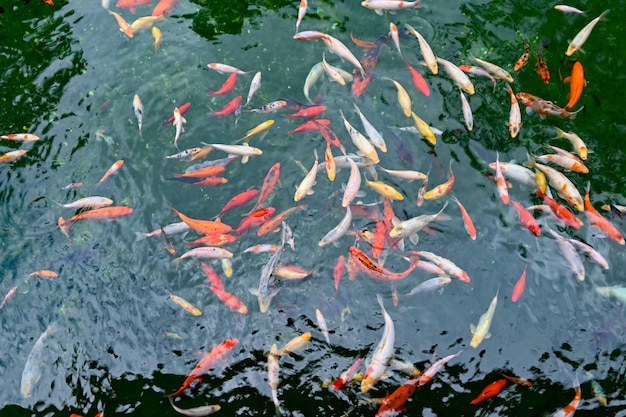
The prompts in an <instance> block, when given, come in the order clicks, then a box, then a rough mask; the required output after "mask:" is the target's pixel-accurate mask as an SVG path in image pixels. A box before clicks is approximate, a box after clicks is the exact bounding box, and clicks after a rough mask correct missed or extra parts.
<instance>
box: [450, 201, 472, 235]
mask: <svg viewBox="0 0 626 417" xmlns="http://www.w3.org/2000/svg"><path fill="white" fill-rule="evenodd" d="M452 200H453V201H454V202H455V203H456V204H457V205H458V206H459V210H461V215H462V216H463V224H464V225H465V230H466V231H467V234H468V235H469V237H470V238H472V240H476V227H474V222H473V221H472V218H471V217H470V215H469V213H468V212H467V210H466V209H465V207H464V206H463V204H461V202H460V201H459V199H458V198H456V197H455V196H452Z"/></svg>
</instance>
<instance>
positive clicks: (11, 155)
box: [0, 149, 28, 163]
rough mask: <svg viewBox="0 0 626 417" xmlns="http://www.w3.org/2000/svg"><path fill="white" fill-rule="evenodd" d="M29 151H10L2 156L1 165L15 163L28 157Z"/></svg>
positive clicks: (0, 158) (0, 157) (0, 156)
mask: <svg viewBox="0 0 626 417" xmlns="http://www.w3.org/2000/svg"><path fill="white" fill-rule="evenodd" d="M26 152H28V150H27V149H18V150H16V151H10V152H7V153H5V154H2V155H0V163H7V162H13V161H15V160H16V159H18V158H20V157H22V156H24V155H26Z"/></svg>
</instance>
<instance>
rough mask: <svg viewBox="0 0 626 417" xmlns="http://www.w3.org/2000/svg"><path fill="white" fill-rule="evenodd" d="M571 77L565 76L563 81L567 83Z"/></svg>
mask: <svg viewBox="0 0 626 417" xmlns="http://www.w3.org/2000/svg"><path fill="white" fill-rule="evenodd" d="M571 78H572V77H569V76H568V77H565V79H564V80H563V82H564V83H569V82H570V80H571Z"/></svg>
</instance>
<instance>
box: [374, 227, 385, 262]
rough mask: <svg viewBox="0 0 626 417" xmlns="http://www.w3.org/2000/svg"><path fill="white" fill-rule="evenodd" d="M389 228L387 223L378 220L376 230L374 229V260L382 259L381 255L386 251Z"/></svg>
mask: <svg viewBox="0 0 626 417" xmlns="http://www.w3.org/2000/svg"><path fill="white" fill-rule="evenodd" d="M387 235H388V232H387V228H386V227H385V223H383V222H382V221H380V220H376V228H375V229H374V240H373V241H372V255H373V256H374V258H376V259H378V258H380V255H381V254H382V253H383V249H385V242H386V241H387Z"/></svg>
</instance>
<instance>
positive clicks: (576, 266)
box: [548, 227, 585, 281]
mask: <svg viewBox="0 0 626 417" xmlns="http://www.w3.org/2000/svg"><path fill="white" fill-rule="evenodd" d="M548 232H550V234H551V235H552V236H554V238H555V239H556V241H557V243H558V244H559V249H560V250H561V253H563V257H564V258H565V260H566V261H567V264H568V266H569V267H570V269H571V270H572V272H573V273H574V274H575V275H576V279H578V280H579V281H584V280H585V265H584V264H583V261H582V259H580V255H578V252H576V249H574V246H573V245H572V244H571V243H570V242H569V241H568V240H567V239H565V238H564V237H563V236H561V235H559V234H558V233H556V232H555V231H553V230H552V229H550V228H549V227H548Z"/></svg>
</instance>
